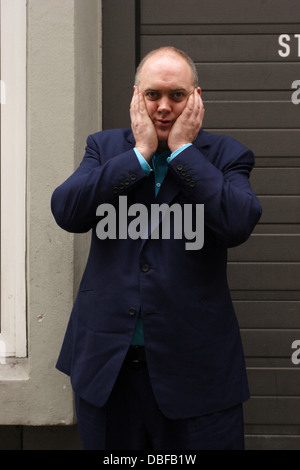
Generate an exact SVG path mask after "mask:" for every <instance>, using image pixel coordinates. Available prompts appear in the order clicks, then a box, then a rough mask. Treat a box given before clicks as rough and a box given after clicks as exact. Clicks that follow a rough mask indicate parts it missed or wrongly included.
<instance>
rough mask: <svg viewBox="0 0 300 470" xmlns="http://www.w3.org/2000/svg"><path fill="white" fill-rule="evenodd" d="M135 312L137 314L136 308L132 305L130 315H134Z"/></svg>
mask: <svg viewBox="0 0 300 470" xmlns="http://www.w3.org/2000/svg"><path fill="white" fill-rule="evenodd" d="M135 314H136V308H134V307H130V309H129V315H131V316H132V317H133V315H135Z"/></svg>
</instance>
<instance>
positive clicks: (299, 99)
mask: <svg viewBox="0 0 300 470" xmlns="http://www.w3.org/2000/svg"><path fill="white" fill-rule="evenodd" d="M292 88H297V90H296V91H294V93H293V94H292V102H293V103H294V104H299V103H300V80H295V81H294V82H293V83H292Z"/></svg>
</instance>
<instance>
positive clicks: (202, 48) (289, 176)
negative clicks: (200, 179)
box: [103, 0, 300, 449]
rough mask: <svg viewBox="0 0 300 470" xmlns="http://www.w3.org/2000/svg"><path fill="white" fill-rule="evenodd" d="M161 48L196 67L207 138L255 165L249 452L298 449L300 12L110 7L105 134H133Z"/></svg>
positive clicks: (233, 263)
mask: <svg viewBox="0 0 300 470" xmlns="http://www.w3.org/2000/svg"><path fill="white" fill-rule="evenodd" d="M161 45H173V46H176V47H179V48H181V49H184V50H185V51H186V52H188V53H189V54H190V55H191V57H192V58H193V59H194V60H195V62H196V64H197V68H198V73H199V79H200V86H201V88H202V93H203V100H204V102H205V108H206V115H205V129H206V130H208V131H210V132H213V133H217V134H220V133H222V134H227V135H231V136H233V137H235V138H237V139H238V140H239V141H241V142H242V143H244V144H245V145H246V146H248V147H250V148H251V149H253V151H254V153H255V155H256V167H255V169H254V171H253V174H252V177H251V182H252V186H253V188H254V190H255V192H256V194H257V195H258V197H259V199H260V201H261V204H262V206H263V216H262V218H261V221H260V223H259V225H258V226H257V228H256V229H255V232H254V234H253V235H252V236H251V238H250V240H249V241H248V242H247V243H245V244H244V245H242V246H241V247H238V248H235V249H232V250H230V252H229V260H230V263H229V268H228V276H229V282H230V287H231V292H232V297H233V299H234V303H235V308H236V312H237V316H238V320H239V323H240V327H241V331H242V338H243V344H244V350H245V355H246V361H247V368H248V376H249V382H250V389H251V394H252V398H251V399H250V401H249V402H247V404H246V405H245V429H246V445H247V448H248V449H300V364H299V362H300V353H298V351H300V346H299V345H300V104H299V102H300V2H299V0H140V1H134V0H126V1H124V0H103V128H111V127H129V126H130V122H129V117H128V112H129V103H130V99H131V94H132V85H133V77H134V71H135V66H136V64H137V63H138V61H139V60H140V58H141V57H142V56H143V55H145V54H146V53H147V52H148V51H149V50H151V49H153V48H156V47H159V46H161ZM298 344H299V345H298ZM221 360H222V358H221V357H220V361H221Z"/></svg>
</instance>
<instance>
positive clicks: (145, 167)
mask: <svg viewBox="0 0 300 470" xmlns="http://www.w3.org/2000/svg"><path fill="white" fill-rule="evenodd" d="M133 150H134V152H135V154H136V156H137V158H138V161H139V162H140V164H141V167H142V169H143V170H144V172H145V173H146V175H147V176H148V175H149V173H151V171H153V170H152V168H151V166H150V165H149V163H148V162H147V161H146V160H145V159H144V157H143V155H142V154H141V153H140V152H139V151H138V150H137V149H136V148H135V147H134V149H133Z"/></svg>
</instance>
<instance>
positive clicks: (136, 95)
mask: <svg viewBox="0 0 300 470" xmlns="http://www.w3.org/2000/svg"><path fill="white" fill-rule="evenodd" d="M130 118H131V128H132V132H133V135H134V138H135V147H136V149H137V150H138V151H139V152H140V153H141V155H143V157H144V158H145V160H147V161H148V162H149V161H150V160H151V158H152V155H153V154H154V153H155V151H156V149H157V147H158V139H157V134H156V130H155V127H154V124H153V122H152V121H151V119H150V117H149V114H148V111H147V108H146V104H145V100H144V97H143V95H142V93H140V92H139V91H138V88H137V86H134V92H133V97H132V100H131V104H130Z"/></svg>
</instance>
